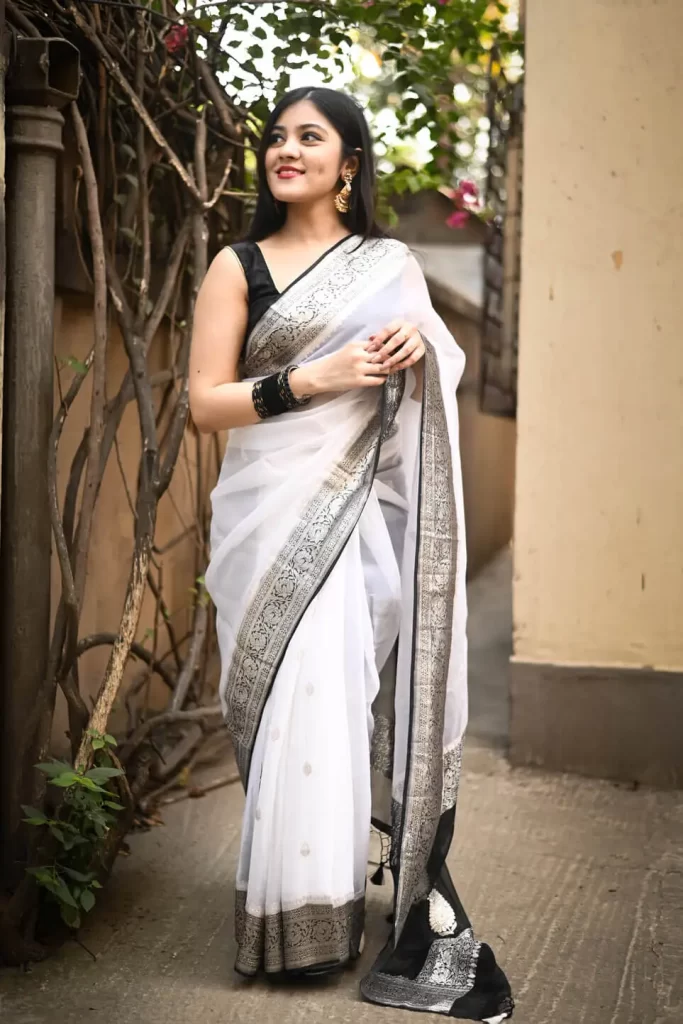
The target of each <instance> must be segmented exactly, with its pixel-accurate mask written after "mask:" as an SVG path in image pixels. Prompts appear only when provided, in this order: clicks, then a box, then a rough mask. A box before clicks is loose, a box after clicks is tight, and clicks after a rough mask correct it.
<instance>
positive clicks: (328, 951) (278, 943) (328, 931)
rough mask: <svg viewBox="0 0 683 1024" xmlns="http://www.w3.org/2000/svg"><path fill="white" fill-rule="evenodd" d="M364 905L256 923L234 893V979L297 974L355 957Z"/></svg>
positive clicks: (309, 909)
mask: <svg viewBox="0 0 683 1024" xmlns="http://www.w3.org/2000/svg"><path fill="white" fill-rule="evenodd" d="M364 917H365V900H364V898H363V897H360V898H357V899H353V900H349V901H348V902H347V903H344V904H342V905H341V906H333V905H332V904H329V903H306V904H304V906H302V907H297V908H296V909H294V910H282V911H280V912H279V913H276V914H266V915H264V916H263V917H259V916H257V915H255V914H250V913H249V911H248V910H247V908H246V893H245V892H244V890H240V889H238V890H237V891H236V893H235V936H236V939H237V960H236V962H235V968H236V970H238V971H239V972H240V974H247V975H254V974H257V973H258V971H259V970H261V969H263V970H265V971H266V972H267V973H279V972H281V971H296V970H303V969H305V968H307V967H313V966H315V965H317V964H326V963H344V962H345V961H347V960H353V959H355V957H357V956H358V952H359V946H360V940H361V936H362V934H363V922H364Z"/></svg>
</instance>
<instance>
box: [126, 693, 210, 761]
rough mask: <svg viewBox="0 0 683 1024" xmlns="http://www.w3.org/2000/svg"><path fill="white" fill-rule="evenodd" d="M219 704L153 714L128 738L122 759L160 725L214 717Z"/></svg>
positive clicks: (129, 754)
mask: <svg viewBox="0 0 683 1024" xmlns="http://www.w3.org/2000/svg"><path fill="white" fill-rule="evenodd" d="M222 713H223V712H222V710H221V706H220V704H212V705H211V706H210V707H205V708H192V709H191V710H190V711H164V712H162V714H160V715H153V716H152V717H151V718H148V719H147V721H146V722H143V723H142V725H139V726H138V727H137V729H136V730H135V732H134V733H133V735H132V736H130V737H129V738H128V740H127V741H126V743H125V744H124V746H123V747H122V749H121V753H120V754H119V756H120V758H121V760H122V761H124V762H126V761H128V760H129V759H130V756H131V754H134V753H135V751H136V750H137V749H138V747H139V746H140V744H141V743H143V742H144V740H145V739H147V736H148V735H149V733H150V732H151V731H152V729H156V728H157V727H158V726H160V725H169V724H170V723H172V722H201V721H203V720H204V719H206V718H214V717H216V716H220V715H222Z"/></svg>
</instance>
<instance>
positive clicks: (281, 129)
mask: <svg viewBox="0 0 683 1024" xmlns="http://www.w3.org/2000/svg"><path fill="white" fill-rule="evenodd" d="M305 128H317V129H318V131H321V132H325V134H327V129H325V128H323V126H322V125H321V124H316V122H315V121H308V122H307V123H306V124H299V125H297V131H300V132H301V131H303V130H304V129H305ZM271 131H273V132H274V131H279V132H285V131H287V129H286V128H285V126H284V125H283V124H274V125H273V127H272V128H271Z"/></svg>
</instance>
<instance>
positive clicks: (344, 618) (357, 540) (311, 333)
mask: <svg viewBox="0 0 683 1024" xmlns="http://www.w3.org/2000/svg"><path fill="white" fill-rule="evenodd" d="M396 317H400V318H405V319H406V320H410V321H412V322H413V323H415V324H416V325H417V327H418V328H419V330H420V331H421V333H422V336H423V339H424V342H425V348H426V354H425V358H424V363H423V374H422V377H423V382H422V385H421V387H420V388H418V387H417V386H416V381H417V378H416V376H415V374H413V372H412V371H407V372H406V373H397V374H393V375H391V376H390V377H389V379H388V380H387V381H386V383H385V384H384V385H383V386H381V387H376V388H363V389H358V390H355V391H351V392H346V393H343V394H335V395H324V396H318V397H316V398H315V399H314V400H313V401H312V402H311V403H310V404H309V405H308V406H306V407H304V408H301V409H297V410H294V411H292V412H290V413H286V414H285V415H283V416H280V417H277V418H274V419H272V420H266V421H264V422H262V423H259V424H257V425H254V426H249V427H244V428H240V429H236V430H233V431H231V432H230V437H229V442H228V445H227V448H226V452H225V457H224V462H223V466H222V470H221V474H220V478H219V481H218V484H217V486H216V488H215V490H214V492H213V494H212V508H213V518H212V528H211V559H210V564H209V567H208V569H207V573H206V585H207V589H208V591H209V594H210V595H211V597H212V599H213V601H214V603H215V605H216V620H217V632H218V640H219V645H220V651H221V664H222V669H221V681H220V698H221V702H222V707H223V711H224V715H225V720H226V723H227V726H228V729H229V731H230V733H231V736H232V740H233V744H234V748H235V754H236V758H237V763H238V767H239V771H240V774H241V778H242V781H243V784H244V787H245V791H246V806H245V813H244V823H243V832H242V841H241V849H240V856H239V862H238V870H237V880H236V933H237V945H238V953H237V961H236V969H237V970H238V971H240V972H241V973H243V974H247V975H253V974H256V973H257V972H258V971H260V970H265V971H266V972H268V973H271V974H279V973H281V972H292V973H296V972H304V973H305V972H315V971H316V970H317V969H321V968H325V967H327V966H330V965H338V964H343V963H345V962H347V961H349V960H353V959H355V958H356V957H357V956H358V953H359V947H360V943H361V936H362V932H363V913H364V895H365V887H366V873H367V860H368V845H369V833H370V823H371V821H372V822H373V823H374V825H375V826H376V827H377V828H378V829H380V830H381V831H382V832H384V833H386V834H387V835H388V836H389V837H390V839H391V858H390V868H391V872H392V875H393V879H394V890H395V891H394V908H393V918H392V930H391V935H390V936H389V938H388V942H387V945H386V946H385V948H384V950H383V951H382V953H381V954H380V956H379V958H378V960H377V962H376V963H375V965H374V966H373V968H372V969H371V970H370V972H369V974H368V975H367V976H366V977H365V978H363V980H362V982H361V992H362V994H363V996H364V997H365V998H366V999H368V1000H370V1001H373V1002H377V1003H381V1004H384V1005H390V1006H401V1007H406V1008H410V1009H419V1010H432V1011H436V1012H440V1013H443V1014H447V1015H450V1016H453V1017H461V1018H466V1019H472V1020H491V1021H499V1020H503V1019H504V1018H506V1017H509V1016H511V1015H512V1009H513V1002H512V998H511V994H510V987H509V985H508V982H507V979H506V978H505V975H504V974H503V972H502V970H501V969H500V967H499V966H498V965H497V963H496V961H495V957H494V955H493V953H492V951H491V949H490V948H489V947H488V946H486V945H485V944H482V943H479V942H478V941H477V940H476V939H475V938H474V935H473V932H472V928H471V925H470V922H469V920H468V918H467V915H466V913H465V910H464V908H463V906H462V904H461V903H460V900H459V898H458V895H457V893H456V890H455V888H454V886H453V883H452V881H451V878H450V875H449V873H448V870H447V868H446V854H447V852H448V849H449V846H450V843H451V838H452V835H453V826H454V819H455V805H456V800H457V791H458V781H459V776H460V765H461V745H462V737H463V733H464V730H465V726H466V722H467V677H466V663H467V642H466V635H465V622H466V615H467V610H466V595H465V561H466V555H465V535H464V526H463V497H462V483H461V470H460V459H459V442H458V416H457V404H456V397H455V392H456V388H457V385H458V382H459V380H460V377H461V375H462V371H463V366H464V357H463V355H462V352H461V350H460V349H459V348H458V346H457V345H456V343H455V341H454V339H453V338H452V337H451V335H450V333H449V332H448V330H447V328H446V326H445V325H444V323H443V321H442V320H441V319H440V318H439V317H438V316H437V314H436V313H435V311H434V310H433V308H432V305H431V302H430V299H429V294H428V291H427V287H426V283H425V280H424V277H423V275H422V272H421V270H420V268H419V265H418V264H417V262H416V260H415V259H414V257H413V256H412V255H411V254H410V252H409V250H408V249H407V247H406V246H405V245H403V244H402V243H401V242H398V241H395V240H393V239H379V238H373V239H368V240H366V241H363V240H362V239H361V238H359V237H355V236H351V237H349V238H348V239H345V240H344V241H343V242H342V243H340V244H337V245H336V246H334V247H333V248H332V249H331V250H329V251H328V252H327V253H326V254H325V255H324V256H323V257H322V258H321V259H320V260H319V261H318V262H317V263H315V264H314V265H313V266H312V267H311V268H310V269H309V270H308V271H307V272H306V273H305V274H304V275H302V276H301V277H300V278H298V279H297V280H296V281H295V282H294V283H293V284H292V285H291V286H290V287H289V288H288V289H286V290H285V291H284V292H282V293H281V294H280V295H279V297H278V298H277V300H276V301H275V302H274V303H273V305H272V306H271V307H270V308H269V309H268V310H267V311H266V312H265V314H264V315H263V317H262V318H261V320H260V321H259V322H258V324H256V326H255V327H254V329H253V330H252V332H251V334H250V336H249V338H248V339H247V343H246V349H245V358H244V377H245V379H258V378H259V377H262V376H266V375H268V374H271V373H274V372H276V371H277V370H280V369H282V368H283V367H285V366H287V365H290V364H292V363H298V364H299V365H301V364H305V363H307V362H309V361H312V360H315V359H319V358H321V357H323V356H326V355H328V354H330V353H332V352H335V351H337V350H338V349H339V348H341V347H342V346H344V345H345V344H347V343H348V342H349V341H352V340H359V339H363V338H367V337H369V335H370V334H373V333H376V332H377V331H379V330H380V329H381V328H382V327H384V326H385V325H386V324H387V323H388V322H389V321H390V320H392V319H394V318H396Z"/></svg>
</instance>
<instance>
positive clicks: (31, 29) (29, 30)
mask: <svg viewBox="0 0 683 1024" xmlns="http://www.w3.org/2000/svg"><path fill="white" fill-rule="evenodd" d="M5 6H6V9H7V13H8V14H9V17H10V21H13V22H14V24H15V25H17V26H18V27H19V28H20V29H22V31H23V32H25V33H26V35H27V36H32V37H33V38H34V39H42V36H41V34H40V32H39V31H38V29H37V28H36V27H35V25H34V24H33V23H32V22H31V21H29V19H28V18H27V17H26V15H25V14H22V12H21V11H20V10H19V9H18V8H17V7H15V6H14V4H13V2H12V0H5Z"/></svg>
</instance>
